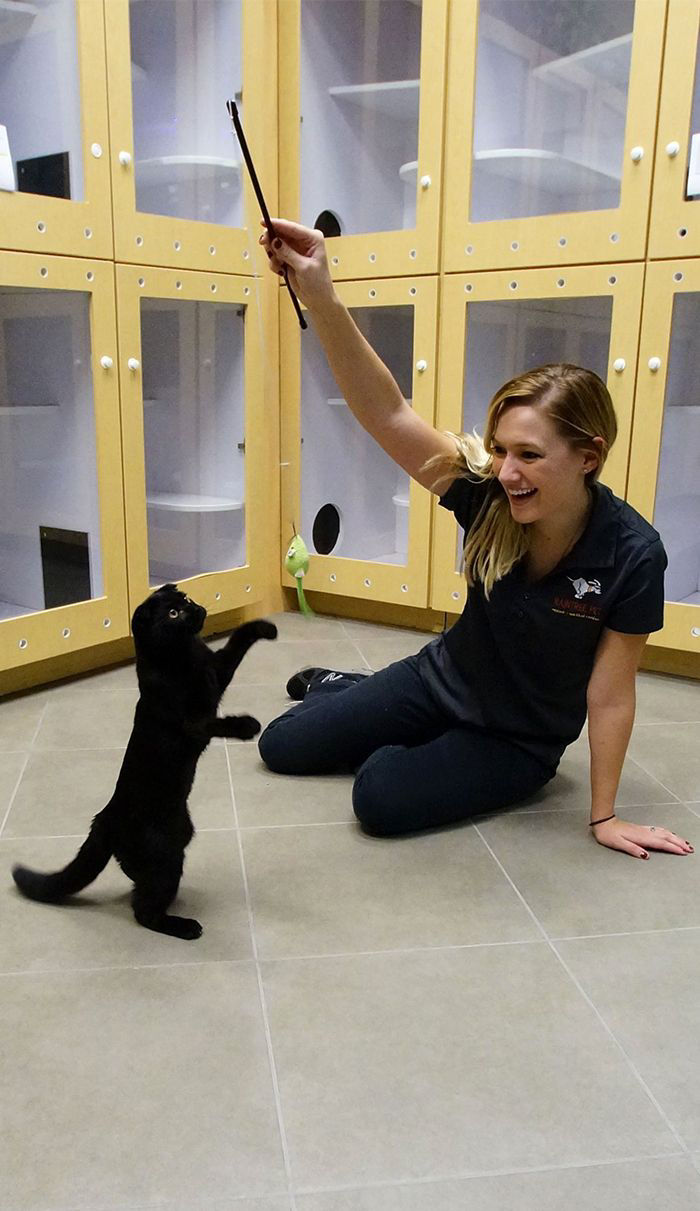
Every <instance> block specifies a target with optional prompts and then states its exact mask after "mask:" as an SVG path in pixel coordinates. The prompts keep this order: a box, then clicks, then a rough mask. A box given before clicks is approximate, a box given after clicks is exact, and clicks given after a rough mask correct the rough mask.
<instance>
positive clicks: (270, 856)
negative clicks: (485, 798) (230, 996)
mask: <svg viewBox="0 0 700 1211" xmlns="http://www.w3.org/2000/svg"><path fill="white" fill-rule="evenodd" d="M241 836H242V840H243V853H244V861H245V865H246V871H247V875H248V886H249V889H250V894H251V902H252V907H253V914H254V923H255V937H256V940H257V944H258V951H259V954H260V956H261V958H281V957H285V956H288V955H302V954H306V955H315V954H341V953H346V952H349V951H352V952H357V951H365V950H391V949H394V948H403V947H414V946H418V947H420V946H457V945H460V946H461V945H468V944H472V943H483V942H513V941H527V940H528V939H535V938H538V937H540V934H539V932H538V930H537V929H536V927H535V926H534V924H533V922H532V920H531V918H530V916H529V914H528V913H527V912H526V911H525V910H524V909H523V907H522V905H521V903H520V901H519V900H518V898H517V897H516V896H515V894H514V893H513V891H512V888H511V887H510V885H509V884H508V882H507V880H506V879H504V878H503V875H502V874H501V872H500V871H499V869H498V866H497V865H496V863H495V862H494V861H493V860H492V858H491V857H490V855H489V854H488V852H487V850H486V849H485V847H484V846H483V845H482V843H481V841H480V840H479V838H478V837H477V836H476V834H475V832H474V830H473V829H470V828H464V827H463V828H460V829H454V830H451V831H450V830H446V831H442V832H435V833H431V834H429V835H425V836H412V837H404V838H402V839H398V840H396V839H395V840H386V839H378V838H375V837H368V836H366V835H365V834H364V833H362V832H361V831H360V829H359V828H358V827H356V826H354V825H343V824H337V825H328V826H319V827H312V828H298V829H260V830H258V829H247V830H246V831H245V832H243V833H242V834H241Z"/></svg>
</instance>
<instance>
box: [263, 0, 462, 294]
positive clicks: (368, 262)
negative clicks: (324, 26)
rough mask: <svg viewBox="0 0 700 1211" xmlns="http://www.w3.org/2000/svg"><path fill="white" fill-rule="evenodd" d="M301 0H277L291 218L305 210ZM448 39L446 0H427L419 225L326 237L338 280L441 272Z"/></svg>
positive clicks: (282, 168) (283, 179)
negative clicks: (301, 175) (424, 185)
mask: <svg viewBox="0 0 700 1211" xmlns="http://www.w3.org/2000/svg"><path fill="white" fill-rule="evenodd" d="M301 2H302V0H280V3H279V8H278V13H279V47H280V64H279V79H280V90H279V118H278V121H279V148H280V157H279V186H280V212H281V214H283V215H284V216H285V217H286V218H292V217H298V216H299V210H300V189H299V171H300V163H301V155H300V105H301V78H300V62H301ZM446 43H447V0H422V20H421V71H420V116H419V127H418V169H417V181H418V182H419V181H420V179H421V177H424V176H427V177H429V178H430V181H431V184H430V186H429V187H428V188H426V189H421V188H418V187H417V196H416V227H415V228H413V229H409V230H405V231H404V230H401V231H381V232H378V233H375V234H373V233H367V234H358V235H346V236H336V237H332V238H329V239H328V240H327V250H328V263H329V266H330V270H331V273H332V275H333V278H334V280H336V281H346V280H356V279H358V278H372V279H374V278H376V277H396V276H398V275H400V274H411V275H413V274H418V273H420V274H434V273H437V270H438V255H439V246H440V243H439V232H440V213H441V193H442V154H443V153H442V147H443V112H444V94H445V88H444V83H445V54H446ZM312 222H313V219H310V220H309V223H312Z"/></svg>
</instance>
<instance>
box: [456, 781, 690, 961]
mask: <svg viewBox="0 0 700 1211" xmlns="http://www.w3.org/2000/svg"><path fill="white" fill-rule="evenodd" d="M629 816H630V818H631V819H632V820H634V821H635V822H636V823H638V824H658V825H661V826H663V827H665V828H669V829H670V830H671V831H672V832H675V833H678V834H679V835H680V836H682V837H684V838H685V839H687V840H689V841H690V842H691V844H693V845H695V844H696V843H697V841H698V840H700V836H698V835H697V830H696V839H695V840H694V839H693V837H694V833H693V826H694V824H695V820H694V818H693V816H692V813H690V812H689V811H688V810H687V808H685V807H684V806H682V805H680V804H679V805H674V806H671V807H637V808H635V809H634V811H633V812H630V813H629ZM478 829H479V832H480V833H482V834H483V836H484V838H485V840H486V841H487V843H488V844H489V845H490V846H491V847H492V849H493V851H494V853H495V854H496V857H497V858H498V859H499V861H500V862H501V863H502V864H503V866H504V868H505V870H506V871H507V872H508V874H509V876H510V878H511V879H512V880H513V882H514V884H515V886H516V887H517V888H518V891H519V892H520V893H521V894H522V895H523V896H524V898H525V900H526V902H527V903H528V904H529V906H530V908H531V909H532V911H533V912H534V913H535V916H536V917H537V919H538V920H539V921H540V922H541V924H542V925H543V926H544V928H545V929H546V930H547V932H548V933H549V934H551V935H552V936H557V937H565V936H568V935H570V934H571V935H580V934H593V933H595V934H597V933H617V932H619V931H628V930H644V929H673V928H680V927H682V926H684V925H700V897H698V891H697V888H698V861H699V859H698V856H697V854H686V855H681V854H675V855H674V854H664V853H651V856H650V858H649V860H648V861H646V862H642V861H641V860H640V859H639V858H632V857H630V856H629V855H627V854H624V853H620V852H619V851H617V850H612V849H608V848H606V847H605V846H602V845H598V844H597V843H596V842H595V841H594V840H593V838H592V837H591V835H590V830H589V829H588V827H587V825H586V823H585V821H584V819H579V817H578V816H577V815H576V814H575V813H573V812H562V813H557V812H541V813H537V812H533V813H529V814H528V813H504V814H503V815H502V816H500V817H494V818H492V819H490V820H482V821H480V822H479V824H478Z"/></svg>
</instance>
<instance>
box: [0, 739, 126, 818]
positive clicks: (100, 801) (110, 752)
mask: <svg viewBox="0 0 700 1211" xmlns="http://www.w3.org/2000/svg"><path fill="white" fill-rule="evenodd" d="M123 757H124V750H123V749H120V748H113V749H79V750H72V749H71V750H68V749H66V750H61V749H54V750H52V751H37V750H36V749H34V750H33V751H31V752H30V753H29V759H28V761H27V765H26V768H25V770H24V773H23V775H22V780H21V782H20V784H19V787H18V789H17V794H16V795H15V798H14V802H13V804H12V810H11V812H10V814H9V816H8V818H7V823H6V824H5V828H4V831H3V834H2V835H3V837H58V836H61V835H65V834H70V835H74V834H76V833H86V832H87V830H88V829H89V827H90V821H91V820H92V818H93V816H94V815H96V813H97V812H99V811H101V809H102V808H103V807H104V806H105V804H106V803H107V802H108V801H109V799H110V797H111V795H112V792H113V790H114V785H115V782H116V780H117V774H118V773H119V768H120V766H121V763H122V760H123Z"/></svg>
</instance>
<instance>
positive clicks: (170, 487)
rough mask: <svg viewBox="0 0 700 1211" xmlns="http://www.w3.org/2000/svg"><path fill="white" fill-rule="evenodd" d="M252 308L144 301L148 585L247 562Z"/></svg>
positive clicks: (142, 347)
mask: <svg viewBox="0 0 700 1211" xmlns="http://www.w3.org/2000/svg"><path fill="white" fill-rule="evenodd" d="M244 320H245V311H244V308H242V307H239V306H237V305H235V304H227V303H224V304H219V303H216V304H213V303H201V302H189V301H183V302H175V301H169V300H166V299H142V300H141V354H142V366H143V407H144V434H145V446H146V449H145V456H146V503H147V514H148V563H149V582H150V584H151V585H152V586H153V585H158V584H163V583H165V582H166V581H175V582H177V581H178V580H182V579H186V578H188V577H190V576H198V575H200V574H201V573H204V572H218V571H223V570H226V569H230V568H238V567H242V566H243V565H244V564H245V562H246V527H245V503H244V502H245V437H244V430H245V413H244V381H245V380H244Z"/></svg>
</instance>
